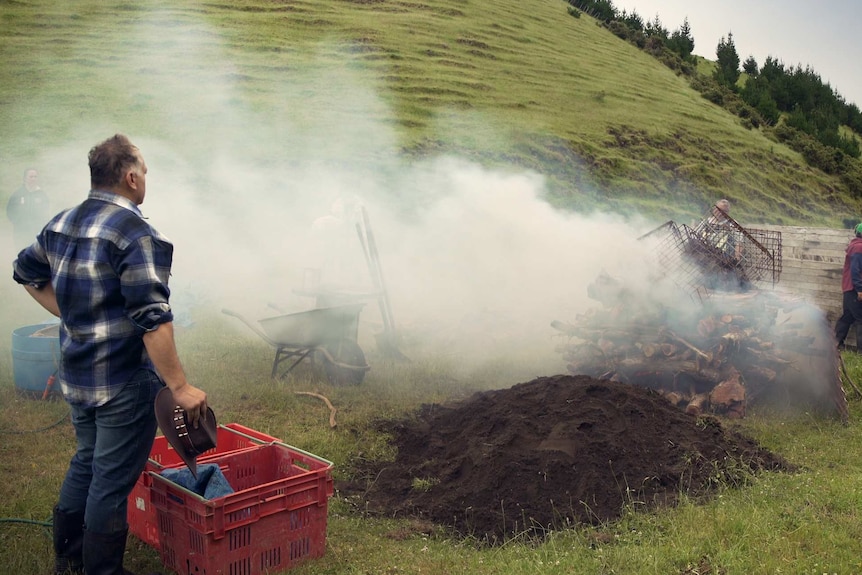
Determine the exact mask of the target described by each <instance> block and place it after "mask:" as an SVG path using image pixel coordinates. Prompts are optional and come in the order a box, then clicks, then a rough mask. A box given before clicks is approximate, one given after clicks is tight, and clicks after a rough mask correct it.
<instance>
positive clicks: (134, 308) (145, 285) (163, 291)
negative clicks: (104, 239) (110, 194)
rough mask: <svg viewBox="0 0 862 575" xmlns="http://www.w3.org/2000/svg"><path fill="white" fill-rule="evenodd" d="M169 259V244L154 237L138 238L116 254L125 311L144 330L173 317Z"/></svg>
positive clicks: (156, 326)
mask: <svg viewBox="0 0 862 575" xmlns="http://www.w3.org/2000/svg"><path fill="white" fill-rule="evenodd" d="M172 258H173V246H172V245H171V243H170V242H168V241H166V240H163V239H161V238H159V237H153V236H146V237H142V238H139V239H138V240H137V241H136V242H134V243H132V244H131V245H129V246H128V247H127V248H126V249H125V250H122V252H121V253H120V254H119V265H118V268H117V269H118V270H119V271H120V289H121V290H122V293H123V297H124V298H125V302H126V303H125V312H126V315H127V316H128V318H129V320H130V321H131V322H132V323H133V324H134V325H135V326H136V327H137V328H138V329H140V330H142V331H144V332H149V331H153V330H155V329H157V328H158V327H159V325H161V324H163V323H167V322H170V321H173V319H174V315H173V312H172V311H171V306H170V303H169V300H170V295H171V291H170V288H169V287H168V279H169V278H170V273H171V260H172Z"/></svg>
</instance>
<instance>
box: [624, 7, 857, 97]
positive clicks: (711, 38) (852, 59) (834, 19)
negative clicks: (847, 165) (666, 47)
mask: <svg viewBox="0 0 862 575" xmlns="http://www.w3.org/2000/svg"><path fill="white" fill-rule="evenodd" d="M614 6H616V7H617V9H619V10H626V11H628V12H631V11H632V10H634V11H636V12H637V13H638V14H640V15H641V17H642V18H643V19H644V20H645V21H650V20H653V19H654V18H655V15H656V14H658V16H659V18H660V19H661V22H662V25H663V26H664V27H665V28H666V29H667V30H668V32H673V31H674V30H676V29H678V28H679V27H680V26H681V25H682V23H683V21H684V20H685V18H686V17H688V22H689V25H690V26H691V33H692V36H693V37H694V44H695V47H694V52H695V54H697V55H699V56H703V57H705V58H708V59H710V60H715V48H716V46H717V45H718V42H719V40H720V39H721V37H722V36H724V37H727V35H728V32H732V33H733V43H734V44H735V45H736V51H737V53H738V54H739V59H740V61H741V62H744V61H745V59H746V58H748V56H754V58H755V60H757V63H758V65H762V64H763V62H764V60H766V57H767V56H772V57H773V58H776V59H778V60H779V61H782V62H784V64H785V66H796V64H801V65H802V67H803V68H804V67H805V66H807V65H810V66H811V68H812V69H813V70H814V71H815V72H816V73H817V74H819V75H820V79H821V80H823V83H828V84H829V85H830V86H832V88H833V89H834V90H836V91H837V92H838V93H839V94H840V95H841V96H843V97H844V99H845V100H847V101H848V102H852V103H855V104H856V105H857V106H860V107H862V72H860V68H862V67H861V66H860V62H859V58H860V56H862V29H860V26H862V2H860V1H859V0H823V1H822V2H810V1H805V2H803V1H802V0H781V1H778V0H710V1H707V2H704V1H699V0H694V1H693V0H614Z"/></svg>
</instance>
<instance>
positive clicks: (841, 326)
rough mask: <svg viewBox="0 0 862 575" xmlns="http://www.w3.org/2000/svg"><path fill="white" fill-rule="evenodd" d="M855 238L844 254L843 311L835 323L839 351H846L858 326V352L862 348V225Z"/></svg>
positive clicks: (842, 277) (855, 232) (842, 280)
mask: <svg viewBox="0 0 862 575" xmlns="http://www.w3.org/2000/svg"><path fill="white" fill-rule="evenodd" d="M853 233H854V237H853V239H851V240H850V242H849V243H848V244H847V249H846V250H845V252H844V271H843V273H842V274H841V291H842V292H843V298H842V311H843V313H842V314H841V317H839V318H838V321H836V322H835V339H836V340H837V341H838V349H844V340H845V339H847V334H848V333H850V327H851V326H852V325H853V324H854V323H855V324H856V351H857V352H858V351H859V349H860V346H862V223H860V224H857V225H856V227H855V228H854V230H853Z"/></svg>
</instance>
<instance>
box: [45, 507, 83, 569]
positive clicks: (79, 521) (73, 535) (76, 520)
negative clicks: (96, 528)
mask: <svg viewBox="0 0 862 575" xmlns="http://www.w3.org/2000/svg"><path fill="white" fill-rule="evenodd" d="M52 528H53V531H54V575H83V574H84V513H83V512H82V513H64V512H62V511H60V509H59V507H56V506H55V507H54V521H53V525H52Z"/></svg>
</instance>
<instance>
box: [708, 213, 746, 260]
mask: <svg viewBox="0 0 862 575" xmlns="http://www.w3.org/2000/svg"><path fill="white" fill-rule="evenodd" d="M729 217H730V202H729V201H728V200H726V199H721V200H718V201H717V202H715V205H714V206H713V207H712V211H711V212H710V215H709V217H707V218H706V219H704V220H703V221H702V222H701V223H700V224H698V227H697V230H698V232H700V233H701V235H702V236H703V237H704V238H705V239H706V240H707V241H708V242H709V244H710V245H712V246H714V247H715V248H716V249H718V250H719V251H720V252H721V253H722V254H723V255H724V256H725V257H726V258H728V259H729V260H730V261H731V262H733V261H739V259H740V258H741V257H742V245H741V244H740V243H739V242H737V241H736V237H735V234H734V229H733V226H732V224H731V223H730V219H729Z"/></svg>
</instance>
